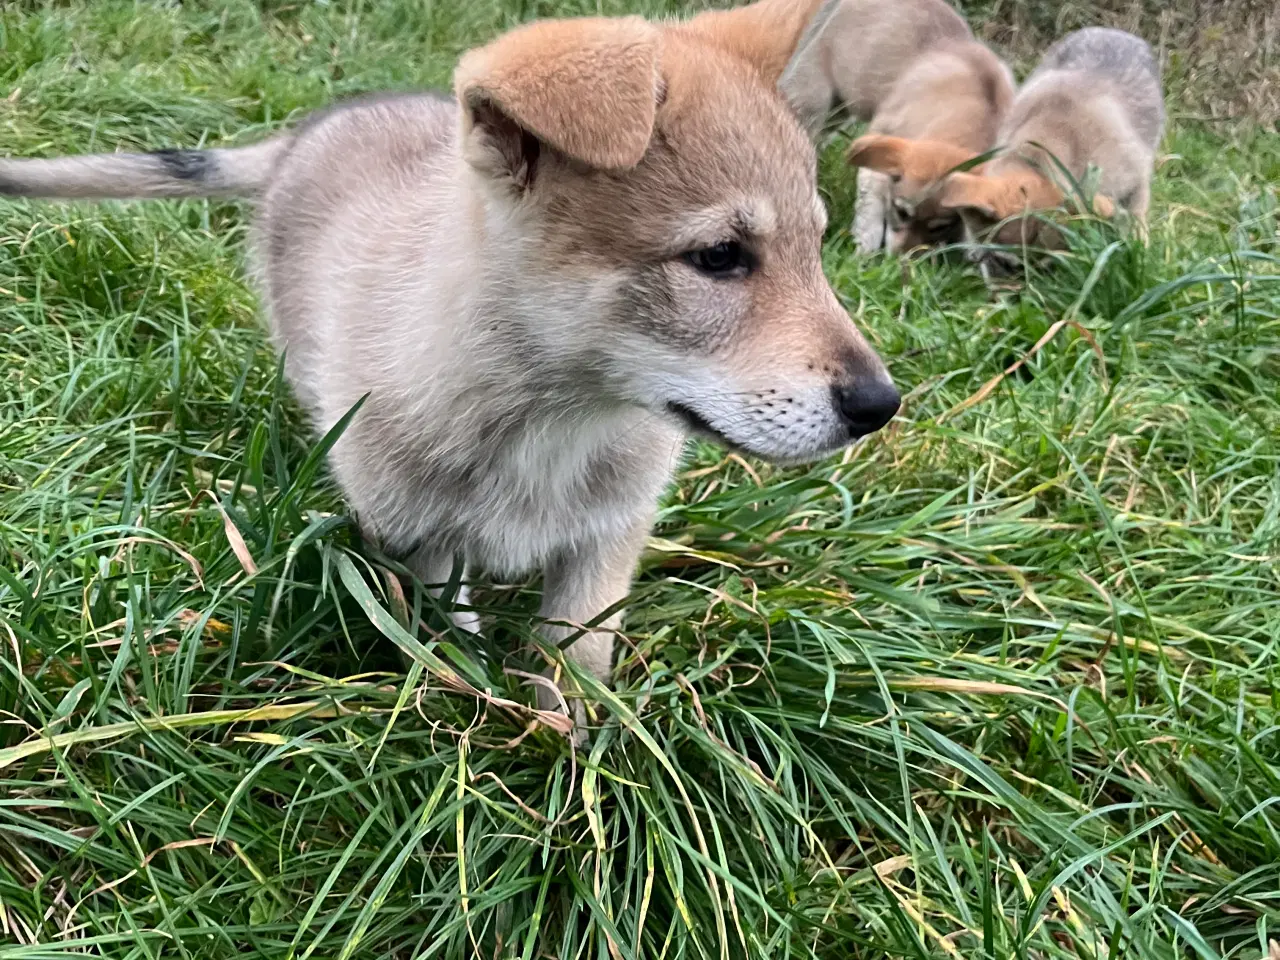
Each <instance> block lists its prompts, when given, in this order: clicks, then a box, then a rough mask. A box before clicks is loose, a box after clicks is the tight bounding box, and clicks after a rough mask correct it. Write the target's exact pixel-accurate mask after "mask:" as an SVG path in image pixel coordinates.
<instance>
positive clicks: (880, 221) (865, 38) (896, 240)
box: [691, 0, 1014, 252]
mask: <svg viewBox="0 0 1280 960" xmlns="http://www.w3.org/2000/svg"><path fill="white" fill-rule="evenodd" d="M787 5H788V0H758V2H756V3H753V4H750V5H748V6H745V7H738V8H737V9H734V10H718V11H708V12H706V13H703V14H700V15H699V16H697V17H695V18H694V19H693V20H692V21H691V25H693V26H695V27H699V26H705V27H708V28H712V29H716V30H720V31H723V32H725V33H726V34H732V35H733V37H734V38H735V39H734V42H735V43H736V44H737V45H739V46H740V47H741V48H743V49H749V48H751V47H753V46H758V45H762V44H767V43H768V42H769V40H768V36H767V34H768V31H769V30H770V29H771V24H772V23H773V22H776V21H777V19H778V15H777V13H776V12H775V11H778V10H780V9H783V8H785V7H786V6H787ZM807 6H808V8H809V9H808V11H807V16H808V17H809V21H808V22H809V23H810V27H809V29H808V30H807V31H806V32H805V34H804V36H803V37H802V39H801V41H800V44H799V49H798V51H797V55H796V56H795V57H793V59H792V61H791V62H790V63H788V64H787V65H786V66H785V68H782V66H781V65H779V69H781V70H782V86H783V88H784V92H785V94H786V96H787V98H788V99H789V100H790V102H791V104H792V106H793V108H794V109H795V111H796V113H797V114H798V115H799V117H800V118H801V121H802V122H803V123H804V124H805V126H806V127H807V128H808V129H809V131H810V133H811V134H816V133H817V132H818V130H820V129H821V127H822V124H823V122H824V121H825V120H826V119H827V117H828V115H829V114H830V112H831V110H832V109H833V108H834V107H837V106H838V107H841V108H842V109H843V110H845V111H846V112H847V113H848V115H849V116H851V117H853V118H854V119H856V120H860V121H870V122H871V127H870V129H871V131H872V132H873V133H877V134H883V135H888V136H893V137H905V138H912V139H918V140H927V141H930V142H932V143H937V144H939V145H940V146H941V148H942V149H943V150H946V149H947V148H948V147H954V148H955V151H956V153H957V155H961V154H962V156H961V159H960V160H958V161H955V162H953V163H951V164H949V165H948V166H947V167H946V168H944V170H945V169H950V168H951V167H953V166H955V163H958V162H962V161H963V160H967V159H969V158H970V157H974V156H977V155H978V154H981V153H983V152H984V151H986V150H987V149H989V148H990V147H991V145H992V143H993V142H994V139H995V134H996V131H997V130H998V129H999V126H1000V122H1001V120H1002V118H1003V116H1004V114H1005V111H1006V110H1007V109H1008V108H1009V104H1010V103H1011V101H1012V100H1013V91H1014V84H1013V75H1012V73H1010V71H1009V68H1008V67H1007V66H1006V65H1005V64H1004V63H1003V62H1002V61H1001V60H1000V59H999V58H998V57H997V56H996V55H995V54H994V53H992V52H991V51H990V50H989V49H987V47H985V46H984V45H983V44H981V43H979V42H978V41H976V40H975V39H974V38H973V34H972V32H971V31H970V29H969V25H968V24H967V23H965V21H964V18H963V17H961V16H960V15H959V14H958V13H956V11H955V10H953V9H952V8H951V7H950V6H948V5H947V4H946V2H945V0H825V2H821V0H809V2H808V4H807ZM791 9H792V10H793V11H795V6H794V5H791ZM793 15H794V12H793ZM947 155H948V156H950V155H951V154H950V152H948V153H947ZM852 159H853V162H854V163H855V165H858V166H862V167H863V168H864V169H862V170H860V171H859V174H858V207H857V212H856V215H855V220H854V227H853V232H854V236H855V238H856V239H857V242H858V249H859V250H860V251H862V252H870V251H874V250H878V249H880V248H881V247H884V246H888V247H889V248H890V249H892V250H902V249H908V248H910V247H913V246H916V245H918V244H920V243H937V242H943V241H944V240H947V239H949V238H951V237H952V236H954V239H957V240H958V239H960V236H961V233H962V231H961V228H960V224H959V217H958V216H957V215H956V214H955V213H954V212H952V211H939V212H934V213H931V212H930V211H929V210H928V209H922V210H921V211H920V213H919V214H915V213H914V211H913V212H912V215H910V216H899V215H898V214H896V213H895V211H894V208H893V197H894V182H893V177H894V176H898V175H899V174H897V173H895V172H894V171H893V170H890V169H886V170H883V171H881V170H874V169H872V166H871V164H870V162H869V161H870V157H869V156H867V157H863V158H861V159H859V155H858V154H857V144H855V152H854V154H853V157H852ZM907 196H908V197H911V196H913V194H911V193H908V194H907ZM902 212H906V208H905V207H904V210H903V211H902ZM940 219H944V220H945V221H946V225H947V228H948V229H946V230H943V229H942V227H941V223H940Z"/></svg>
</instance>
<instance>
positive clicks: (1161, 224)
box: [0, 0, 1280, 960]
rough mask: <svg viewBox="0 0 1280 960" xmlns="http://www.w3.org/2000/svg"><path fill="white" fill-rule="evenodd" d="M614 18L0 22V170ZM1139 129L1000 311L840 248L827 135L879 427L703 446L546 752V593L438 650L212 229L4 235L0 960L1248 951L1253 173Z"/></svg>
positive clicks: (1276, 885) (1273, 505)
mask: <svg viewBox="0 0 1280 960" xmlns="http://www.w3.org/2000/svg"><path fill="white" fill-rule="evenodd" d="M595 6H596V5H595V4H594V3H593V4H586V3H573V2H560V0H557V2H555V3H552V2H531V0H525V2H517V0H502V2H498V0H488V2H466V3H464V2H462V0H433V2H426V3H422V2H410V0H363V2H360V0H351V2H343V3H338V2H333V3H327V4H321V3H314V2H304V3H292V4H290V3H276V2H272V3H266V4H262V5H255V4H251V3H249V2H247V0H233V2H230V3H213V2H211V0H209V2H194V3H183V4H180V5H177V4H165V5H162V4H142V3H138V4H134V3H126V2H122V0H106V2H93V3H90V2H88V0H68V2H56V3H55V2H32V3H27V4H23V5H21V6H14V7H9V8H6V9H4V10H3V11H0V149H2V150H4V151H5V152H6V153H11V154H15V155H34V154H40V153H49V152H55V151H62V150H70V151H82V150H88V149H92V148H111V147H114V146H115V145H117V144H130V145H145V146H152V147H155V146H173V145H190V144H195V143H199V142H201V141H205V140H207V141H221V140H224V139H230V140H236V141H240V140H248V139H252V138H253V137H254V136H257V135H259V134H260V133H261V132H262V131H263V130H264V129H265V128H269V127H272V126H274V125H276V124H278V123H280V122H283V121H284V120H286V119H287V118H289V117H292V116H295V115H297V114H298V112H299V111H303V110H306V109H309V108H312V107H314V106H316V105H319V104H321V103H324V102H327V101H328V100H330V99H331V98H333V97H336V96H340V95H345V94H349V93H352V92H356V91H360V90H366V89H373V88H379V87H384V86H414V85H424V84H434V85H440V84H444V83H446V82H447V78H448V74H449V69H450V67H451V65H452V62H453V60H454V58H455V57H456V54H457V52H458V51H459V50H461V49H464V48H465V47H467V46H468V45H470V44H474V43H477V42H480V41H482V40H483V39H485V38H486V37H488V36H490V35H492V34H493V33H495V32H496V31H498V30H499V29H501V28H503V27H505V26H507V25H508V24H510V23H513V22H515V21H517V20H518V19H520V18H528V17H533V16H545V15H551V14H555V13H571V12H584V11H586V10H588V9H592V10H594V9H595ZM624 6H625V7H626V8H627V9H641V10H642V11H643V12H646V13H649V14H660V13H664V12H669V11H670V10H674V9H675V5H674V4H672V5H671V6H670V7H668V6H664V5H662V4H659V3H656V2H655V3H650V4H648V5H647V6H646V5H644V4H629V5H624V4H622V3H620V2H618V3H615V2H608V3H604V4H603V9H604V10H605V12H617V11H619V10H622V9H624ZM1176 93H1177V91H1175V94H1176ZM1166 147H1167V151H1166V152H1167V154H1168V157H1167V158H1166V160H1165V161H1164V163H1163V166H1162V170H1161V175H1160V178H1159V182H1158V189H1157V203H1156V207H1155V209H1156V215H1155V220H1154V223H1153V225H1152V235H1151V241H1150V243H1149V245H1146V246H1144V245H1142V244H1139V243H1137V242H1135V241H1133V240H1132V239H1129V238H1126V237H1124V236H1121V235H1119V234H1117V233H1115V232H1114V231H1112V230H1111V229H1110V228H1107V227H1105V226H1097V227H1086V228H1082V229H1081V230H1080V231H1079V235H1078V236H1077V237H1076V238H1075V242H1074V246H1073V249H1072V251H1071V253H1070V254H1068V255H1065V256H1064V257H1062V258H1060V259H1059V261H1058V262H1057V263H1056V264H1055V265H1053V267H1052V268H1051V269H1049V268H1043V269H1042V268H1037V269H1035V270H1033V271H1032V273H1031V274H1030V276H1029V277H1028V280H1027V283H1026V284H1025V286H1024V287H1023V288H1022V289H1021V290H1019V291H1013V292H1003V293H1000V294H998V295H996V296H994V297H992V296H989V295H988V293H987V291H986V290H985V289H984V288H983V286H982V284H981V282H980V281H979V280H978V279H977V278H976V277H975V276H973V275H972V274H971V273H970V272H968V271H966V270H965V269H964V268H963V267H962V266H959V265H956V264H954V263H949V262H946V261H945V258H938V259H937V260H934V261H924V262H916V263H912V264H909V265H904V264H902V263H899V262H896V261H892V260H873V261H870V262H859V261H858V260H857V259H855V257H854V255H853V250H852V245H851V242H850V240H849V238H848V234H847V229H846V225H847V223H848V220H849V218H850V215H851V195H850V194H851V190H852V187H851V181H852V178H851V177H850V176H849V174H848V172H847V171H846V170H844V169H843V168H842V166H841V163H840V161H839V155H840V144H839V143H836V144H833V145H832V147H831V149H830V150H829V151H828V152H827V154H826V156H825V157H824V163H823V182H824V186H825V189H827V190H828V192H829V201H830V206H831V211H832V223H833V227H832V230H831V235H830V237H829V239H828V244H827V251H826V253H827V266H828V273H829V275H830V276H831V277H832V279H833V281H834V283H835V284H836V286H837V289H838V290H839V292H840V294H841V295H842V296H843V297H844V299H845V300H846V302H847V304H848V306H849V308H850V311H851V313H853V315H854V316H855V317H856V318H857V319H858V321H859V322H860V323H861V324H862V325H863V327H864V329H866V330H868V331H869V334H870V336H871V337H872V338H873V339H874V340H875V342H876V345H877V347H878V348H879V349H880V351H881V352H882V354H883V355H884V356H886V357H888V358H890V361H891V366H892V368H893V372H894V375H895V377H896V379H897V380H898V382H899V383H900V384H903V385H906V386H907V387H908V388H909V393H908V396H907V402H906V406H905V408H904V411H903V414H902V416H901V417H900V418H899V420H898V421H897V422H895V424H893V426H892V427H891V428H889V429H888V430H887V431H885V432H884V433H883V434H882V435H880V436H878V437H876V438H875V439H873V440H871V441H869V442H867V443H864V444H863V445H861V446H859V447H857V448H855V449H854V450H853V451H851V452H850V453H849V454H848V455H847V456H845V457H842V458H840V459H838V460H836V461H832V462H827V463H824V464H820V465H817V466H814V467H812V468H810V469H807V470H790V471H778V470H772V469H770V468H768V467H765V466H763V465H761V464H759V463H749V462H746V461H744V460H741V459H739V458H737V457H733V456H728V457H727V456H725V455H724V454H723V452H721V451H719V450H716V449H714V448H711V447H698V448H697V449H695V450H693V451H691V457H690V460H689V463H688V466H687V469H686V470H685V472H684V474H683V475H682V477H681V479H680V482H679V484H678V485H677V486H676V488H675V489H673V490H672V491H671V493H670V495H669V497H668V498H667V500H666V502H665V504H664V507H663V510H662V514H661V519H660V523H659V526H658V529H657V530H656V532H655V538H654V540H653V541H652V543H651V545H650V547H651V548H650V550H649V551H648V552H647V553H646V557H645V560H644V563H643V570H642V573H641V576H640V578H639V580H638V582H637V584H636V589H635V593H634V596H633V598H632V600H631V603H630V609H629V614H628V617H627V627H626V631H625V633H626V638H625V642H624V644H623V645H622V646H623V647H624V651H623V655H622V661H621V664H620V668H619V671H618V682H617V685H616V689H615V690H613V691H608V690H604V689H602V688H601V689H597V691H596V693H597V695H598V698H599V701H600V706H599V708H598V711H597V716H596V727H597V729H596V731H595V736H594V737H593V739H592V742H591V744H590V746H589V747H588V748H587V750H585V751H584V752H580V753H578V754H576V755H575V754H574V752H573V751H572V750H571V749H570V747H569V745H568V743H567V742H566V741H565V739H564V738H563V737H562V736H560V735H559V734H558V733H557V732H556V731H554V730H552V729H549V728H547V727H546V726H540V725H536V724H534V723H533V719H534V718H533V715H532V713H531V711H530V710H529V708H528V706H527V705H528V704H531V703H532V702H533V699H532V696H531V692H530V690H529V689H528V687H527V686H526V685H525V683H524V681H523V678H522V677H521V676H520V672H521V671H528V670H531V669H533V668H534V665H533V664H532V663H530V662H528V661H527V660H526V658H525V657H524V656H523V655H521V654H519V653H517V652H515V651H517V650H519V649H520V647H521V640H522V639H523V638H525V637H527V636H528V635H529V632H530V630H531V629H532V628H533V627H534V625H535V623H534V614H533V611H534V610H535V609H536V605H535V601H534V594H535V591H536V586H537V585H536V583H529V584H525V583H520V584H514V585H487V586H484V587H483V588H481V589H480V590H479V591H478V593H477V595H476V600H477V603H478V604H479V605H480V607H481V609H482V612H483V614H484V616H485V620H486V624H487V625H488V627H487V629H486V631H485V634H484V636H483V637H482V638H476V637H470V636H465V635H457V634H455V633H452V632H450V631H449V630H448V629H447V628H446V627H445V625H444V624H445V622H446V621H445V620H443V619H442V618H440V617H438V616H436V611H435V608H434V603H433V601H432V600H431V599H430V598H429V597H428V596H426V595H425V594H424V592H423V591H422V590H421V589H420V588H419V587H417V586H412V585H410V584H411V581H410V580H407V579H406V580H404V581H403V583H404V584H405V586H401V585H400V584H401V583H402V581H401V580H398V579H397V578H396V577H395V573H396V572H397V569H396V566H395V564H394V563H392V562H391V561H389V560H387V559H386V558H383V557H380V556H378V555H376V554H375V553H372V552H370V551H369V550H368V549H366V548H364V547H363V546H362V545H361V544H360V543H359V539H358V537H357V536H356V535H355V532H354V531H353V529H352V528H351V525H350V523H349V522H348V520H347V519H346V516H345V514H344V512H343V506H342V502H341V500H340V498H339V496H338V495H337V493H336V491H335V490H334V488H333V486H332V485H331V483H330V481H329V480H328V478H327V476H326V474H325V472H324V470H323V467H322V457H321V456H320V453H321V452H322V449H323V446H322V445H320V446H317V442H318V438H315V437H313V436H311V435H310V434H309V433H308V432H307V430H306V429H305V428H304V426H303V424H302V422H301V419H300V418H299V416H298V414H297V411H296V409H295V407H294V406H293V403H292V401H291V400H290V398H289V395H288V392H287V390H286V388H285V386H284V385H283V383H282V381H281V378H280V375H279V369H278V364H277V361H276V359H275V358H274V357H273V356H272V354H271V352H270V350H269V348H268V346H267V345H266V343H265V340H264V338H263V336H262V333H261V330H260V327H259V325H258V322H257V321H256V319H255V317H254V313H255V301H254V296H253V294H252V292H251V291H250V290H249V289H248V287H247V285H246V283H245V281H244V279H243V274H242V271H241V269H240V266H239V264H240V255H241V251H242V239H243V233H244V225H245V222H246V211H244V210H242V209H240V208H238V207H236V206H234V205H227V204H220V203H196V202H189V203H170V204H166V203H156V204H149V205H121V204H104V205H101V206H79V205H77V206H63V205H40V204H34V203H6V204H3V205H0V246H2V250H0V370H2V371H3V383H4V390H3V393H2V394H0V404H3V407H2V409H3V420H2V421H0V544H2V545H3V553H0V627H2V628H3V631H2V632H3V636H2V637H0V640H2V641H3V642H2V643H0V648H3V650H4V654H3V658H2V659H0V668H2V669H0V711H2V712H3V713H2V717H3V721H4V722H3V725H0V777H3V778H4V779H3V789H0V957H2V958H4V960H9V958H24V960H28V958H29V960H36V958H64V957H69V956H103V957H111V958H139V960H141V958H148V960H155V958H160V957H182V958H195V957H201V958H204V957H208V958H220V957H233V956H234V957H241V956H246V955H253V956H264V957H273V958H275V957H279V958H293V960H306V958H316V960H320V958H326V960H327V958H343V960H347V958H366V957H367V958H374V957H377V958H391V957H396V958H400V957H404V958H407V957H410V956H413V957H418V956H421V957H461V956H467V957H470V956H485V957H521V958H535V957H537V958H542V957H561V958H587V957H591V958H605V957H609V958H613V960H618V958H622V960H629V958H639V957H645V958H651V957H652V958H657V957H671V958H677V957H686V958H693V957H730V956H732V957H769V958H788V957H796V958H801V957H820V958H836V957H839V958H850V957H857V958H879V957H904V958H905V957H912V958H916V957H930V958H932V957H963V958H966V960H968V958H990V960H995V958H1001V960H1003V958H1067V957H1085V958H1098V960H1102V958H1107V960H1111V958H1115V957H1142V958H1174V957H1177V958H1184V957H1188V956H1195V957H1200V958H1204V960H1208V958H1216V957H1224V956H1229V957H1239V958H1251V960H1253V958H1258V957H1260V956H1264V955H1265V953H1266V947H1267V943H1268V941H1269V940H1270V939H1271V938H1273V937H1276V938H1277V939H1280V935H1277V934H1276V932H1275V931H1276V927H1277V924H1280V903H1278V902H1277V901H1278V898H1280V833H1278V832H1277V831H1278V829H1280V819H1278V818H1280V807H1278V806H1277V801H1276V797H1277V796H1280V740H1278V739H1277V733H1276V731H1277V729H1280V728H1278V727H1277V712H1278V708H1280V668H1278V667H1277V657H1276V645H1277V643H1278V642H1280V603H1277V600H1276V598H1277V589H1278V588H1280V582H1278V580H1280V576H1278V566H1277V561H1278V558H1280V470H1278V469H1277V466H1278V459H1280V439H1278V438H1280V386H1278V385H1280V286H1278V285H1277V284H1278V282H1280V279H1278V278H1280V270H1278V269H1277V266H1278V261H1277V256H1278V250H1277V242H1278V240H1277V238H1278V235H1277V232H1276V231H1277V219H1276V217H1277V213H1276V211H1277V206H1276V194H1275V191H1274V188H1273V187H1271V186H1270V185H1269V184H1268V182H1267V181H1268V180H1269V179H1274V177H1275V174H1276V171H1277V170H1280V146H1277V144H1276V142H1275V140H1274V138H1270V139H1268V138H1265V137H1262V136H1260V135H1259V134H1258V132H1257V131H1256V129H1252V128H1250V127H1249V126H1248V125H1247V124H1245V125H1241V126H1240V127H1238V128H1237V127H1235V126H1227V127H1224V126H1223V125H1221V124H1214V125H1201V124H1198V123H1195V122H1191V121H1182V122H1180V123H1175V126H1174V128H1173V130H1172V132H1171V135H1170V139H1169V142H1168V144H1167V145H1166ZM424 373H426V374H429V371H426V372H424Z"/></svg>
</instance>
